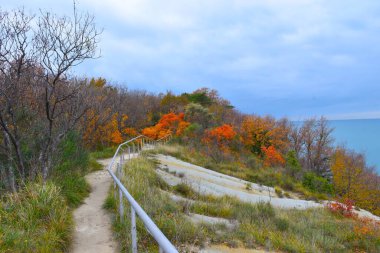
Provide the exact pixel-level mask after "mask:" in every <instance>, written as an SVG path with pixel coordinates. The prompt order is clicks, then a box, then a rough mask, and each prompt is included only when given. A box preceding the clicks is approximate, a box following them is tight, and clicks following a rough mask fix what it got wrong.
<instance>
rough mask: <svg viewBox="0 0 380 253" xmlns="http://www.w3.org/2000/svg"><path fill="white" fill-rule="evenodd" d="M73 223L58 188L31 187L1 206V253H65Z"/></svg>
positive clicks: (48, 186)
mask: <svg viewBox="0 0 380 253" xmlns="http://www.w3.org/2000/svg"><path fill="white" fill-rule="evenodd" d="M72 228H73V220H72V215H71V212H70V210H69V208H68V206H67V204H66V200H65V198H64V196H63V194H62V192H61V191H60V189H59V187H57V186H56V185H54V183H52V182H48V183H46V184H44V185H43V184H41V183H36V184H29V185H27V186H26V187H25V188H24V189H23V190H21V191H20V192H18V193H15V194H9V195H6V196H5V197H4V198H3V200H2V201H1V202H0V252H15V253H17V252H46V253H47V252H64V251H65V250H66V249H67V247H68V244H69V242H70V238H71V232H72Z"/></svg>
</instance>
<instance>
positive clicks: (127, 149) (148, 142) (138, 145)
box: [107, 135, 178, 253]
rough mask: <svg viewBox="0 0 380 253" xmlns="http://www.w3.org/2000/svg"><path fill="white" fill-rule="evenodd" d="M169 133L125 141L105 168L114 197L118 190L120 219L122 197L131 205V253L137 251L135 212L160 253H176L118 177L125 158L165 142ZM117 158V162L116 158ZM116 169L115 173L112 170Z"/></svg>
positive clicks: (122, 211)
mask: <svg viewBox="0 0 380 253" xmlns="http://www.w3.org/2000/svg"><path fill="white" fill-rule="evenodd" d="M170 137H171V135H167V136H165V137H163V138H161V139H159V140H153V139H151V138H149V137H146V136H144V135H139V136H137V137H135V138H133V139H130V140H129V141H126V142H124V143H122V144H120V145H119V147H118V148H117V150H116V152H115V154H114V156H113V158H112V161H111V163H110V164H109V166H108V168H107V170H108V172H109V173H110V175H111V177H112V179H113V181H114V190H115V199H116V198H117V196H116V194H117V190H118V192H119V216H120V219H121V220H122V219H123V218H124V212H125V207H124V201H123V200H124V198H125V199H127V201H128V202H129V204H130V206H131V241H132V245H131V249H132V252H133V253H137V230H136V214H137V216H138V217H139V218H140V219H141V220H142V222H143V223H144V225H145V228H146V229H147V230H148V232H149V233H150V234H151V235H152V237H153V238H154V239H155V240H156V242H157V243H158V245H159V249H160V253H161V252H165V253H178V251H177V249H176V248H175V247H174V246H173V244H172V243H171V242H170V241H169V240H168V238H166V236H165V235H164V234H163V233H162V232H161V230H160V229H159V228H158V227H157V226H156V224H155V223H154V222H153V221H152V219H151V218H150V217H149V216H148V215H147V214H146V213H145V211H144V210H143V209H142V208H141V206H140V205H139V204H138V203H137V202H136V200H135V199H134V198H133V197H132V196H131V194H130V193H129V192H128V190H127V189H126V187H125V186H124V185H123V184H122V183H121V182H120V179H119V178H120V177H121V176H122V174H123V170H122V168H123V165H124V164H125V160H126V158H127V159H132V158H133V157H134V156H138V154H139V153H140V152H141V151H142V150H143V149H144V148H154V147H155V146H157V145H158V144H161V143H166V142H167V141H168V140H169V139H170ZM117 159H119V162H117V161H116V160H117ZM114 170H115V171H116V174H115V173H114V172H113V171H114Z"/></svg>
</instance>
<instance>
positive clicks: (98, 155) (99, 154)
mask: <svg viewBox="0 0 380 253" xmlns="http://www.w3.org/2000/svg"><path fill="white" fill-rule="evenodd" d="M116 148H117V147H107V148H103V149H101V150H97V151H94V152H91V154H90V157H91V158H94V159H106V158H110V157H112V156H113V155H114V154H115V151H116Z"/></svg>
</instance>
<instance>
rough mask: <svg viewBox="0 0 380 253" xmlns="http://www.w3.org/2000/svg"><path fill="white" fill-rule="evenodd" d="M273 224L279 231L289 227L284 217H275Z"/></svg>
mask: <svg viewBox="0 0 380 253" xmlns="http://www.w3.org/2000/svg"><path fill="white" fill-rule="evenodd" d="M274 224H275V225H276V228H277V229H278V230H280V231H285V230H287V229H288V227H289V222H288V221H287V220H286V219H284V218H275V219H274Z"/></svg>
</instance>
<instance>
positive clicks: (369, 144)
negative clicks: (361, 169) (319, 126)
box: [329, 119, 380, 174]
mask: <svg viewBox="0 0 380 253" xmlns="http://www.w3.org/2000/svg"><path fill="white" fill-rule="evenodd" d="M329 124H330V126H331V127H333V128H334V132H333V136H334V138H335V143H336V144H345V146H346V147H348V148H350V149H353V150H355V151H357V152H361V153H364V154H365V156H366V160H367V164H368V165H370V166H375V167H376V170H377V172H378V174H380V119H364V120H331V121H329Z"/></svg>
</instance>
